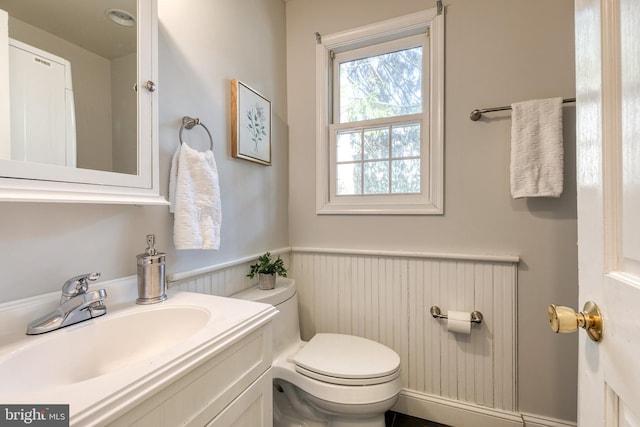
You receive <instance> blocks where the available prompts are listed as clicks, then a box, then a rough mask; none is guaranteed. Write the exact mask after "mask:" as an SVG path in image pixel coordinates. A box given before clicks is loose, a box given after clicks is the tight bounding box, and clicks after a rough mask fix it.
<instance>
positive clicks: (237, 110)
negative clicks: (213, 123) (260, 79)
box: [231, 79, 271, 166]
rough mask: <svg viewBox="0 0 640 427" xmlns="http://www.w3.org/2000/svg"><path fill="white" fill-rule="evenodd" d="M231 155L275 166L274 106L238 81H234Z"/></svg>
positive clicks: (232, 90) (232, 88)
mask: <svg viewBox="0 0 640 427" xmlns="http://www.w3.org/2000/svg"><path fill="white" fill-rule="evenodd" d="M231 154H232V155H233V157H237V158H240V159H245V160H250V161H252V162H256V163H260V164H262V165H268V166H271V102H270V101H269V100H268V99H267V98H265V97H264V96H262V95H260V93H258V92H256V91H255V90H253V89H251V88H250V87H249V86H247V85H246V84H244V83H242V82H240V81H238V80H237V79H233V80H232V81H231Z"/></svg>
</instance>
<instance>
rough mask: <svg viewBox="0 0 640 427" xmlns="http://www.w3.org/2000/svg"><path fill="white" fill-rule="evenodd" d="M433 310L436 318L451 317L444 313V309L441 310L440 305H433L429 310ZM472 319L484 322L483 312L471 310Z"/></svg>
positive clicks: (472, 320) (476, 321) (472, 321)
mask: <svg viewBox="0 0 640 427" xmlns="http://www.w3.org/2000/svg"><path fill="white" fill-rule="evenodd" d="M429 311H430V312H431V316H433V318H434V319H448V318H449V317H448V316H447V315H446V314H442V311H440V307H438V306H437V305H434V306H432V307H431V309H430V310H429ZM469 320H470V321H471V323H482V313H480V312H479V311H477V310H476V311H472V312H471V319H469Z"/></svg>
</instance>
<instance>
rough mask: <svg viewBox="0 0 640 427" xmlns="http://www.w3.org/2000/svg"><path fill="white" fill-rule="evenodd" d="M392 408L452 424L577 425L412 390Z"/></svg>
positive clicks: (485, 426) (486, 426)
mask: <svg viewBox="0 0 640 427" xmlns="http://www.w3.org/2000/svg"><path fill="white" fill-rule="evenodd" d="M391 409H392V410H393V411H396V412H400V413H403V414H407V415H410V416H412V417H418V418H422V419H425V420H429V421H434V422H437V423H441V424H446V425H448V426H451V427H576V423H575V422H570V421H564V420H558V419H554V418H549V417H543V416H540V415H534V414H520V413H517V412H508V411H501V410H497V409H493V408H488V407H485V406H480V405H474V404H473V403H467V402H461V401H457V400H453V399H447V398H444V397H440V396H434V395H428V394H423V393H417V392H414V391H411V390H403V391H402V392H401V393H400V398H399V399H398V402H397V403H396V404H395V406H394V407H393V408H391Z"/></svg>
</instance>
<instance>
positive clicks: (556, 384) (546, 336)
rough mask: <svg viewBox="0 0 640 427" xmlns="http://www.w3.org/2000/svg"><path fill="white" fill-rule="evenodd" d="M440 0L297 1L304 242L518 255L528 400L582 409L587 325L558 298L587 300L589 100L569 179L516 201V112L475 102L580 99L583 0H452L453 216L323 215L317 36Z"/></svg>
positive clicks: (571, 150)
mask: <svg viewBox="0 0 640 427" xmlns="http://www.w3.org/2000/svg"><path fill="white" fill-rule="evenodd" d="M435 4H436V2H435V0H430V1H426V2H425V1H424V0H401V1H393V2H389V1H386V0H349V1H344V0H325V1H322V2H311V1H305V0H291V1H289V2H288V3H287V53H288V58H289V61H288V67H287V84H288V90H287V92H288V94H289V114H288V117H289V127H290V134H289V136H290V172H289V173H290V175H291V179H290V206H291V209H290V230H291V231H290V233H291V245H292V246H302V247H327V248H354V249H384V250H405V251H424V252H432V251H440V252H453V253H456V252H459V253H496V254H503V253H506V254H518V255H520V256H521V257H522V263H521V264H520V267H519V271H518V275H519V287H518V296H519V301H518V310H519V315H518V340H519V347H518V352H519V357H518V367H519V372H520V377H519V388H518V390H519V392H518V397H519V408H520V410H521V411H522V412H528V413H533V414H540V415H544V416H548V417H553V418H558V419H564V420H575V418H576V381H577V380H576V378H577V367H576V360H577V336H576V335H570V336H567V335H564V336H558V335H554V334H553V333H552V332H551V330H550V329H549V326H548V321H547V318H546V307H547V305H548V304H551V303H558V304H565V305H570V306H576V305H577V288H578V287H577V247H576V239H577V237H576V188H575V178H574V177H575V160H574V159H575V109H574V108H573V107H567V108H565V109H564V113H565V120H564V127H565V132H564V139H565V143H566V149H565V158H566V163H565V191H564V194H563V195H562V197H561V198H559V199H557V200H552V199H541V200H523V199H519V200H513V199H511V197H510V192H509V143H510V129H511V128H510V126H511V120H510V116H509V113H494V114H491V115H487V116H486V120H483V121H480V122H472V121H470V120H469V113H470V112H471V111H472V110H473V109H475V108H486V107H496V106H502V105H509V104H511V103H512V102H516V101H522V100H527V99H536V98H546V97H555V96H562V97H565V98H566V97H573V96H574V95H575V79H574V59H573V58H574V43H573V2H572V1H571V0H561V1H558V0H540V1H513V0H485V1H478V0H450V1H444V5H445V7H446V20H445V21H446V22H445V27H446V39H445V45H446V48H445V51H446V53H445V55H446V64H445V85H446V87H445V104H446V106H445V213H444V215H443V216H417V217H415V216H399V217H398V216H316V214H315V177H314V174H313V173H312V172H311V171H314V170H315V146H314V144H315V139H314V138H315V135H314V129H315V83H314V82H315V81H314V76H315V36H314V33H315V32H316V31H318V32H320V33H321V34H329V33H333V32H337V31H342V30H346V29H349V28H353V27H356V26H359V25H365V24H369V23H373V22H377V21H380V20H384V19H387V18H391V17H396V16H401V15H404V14H408V13H411V12H416V11H418V10H422V9H425V8H430V7H435Z"/></svg>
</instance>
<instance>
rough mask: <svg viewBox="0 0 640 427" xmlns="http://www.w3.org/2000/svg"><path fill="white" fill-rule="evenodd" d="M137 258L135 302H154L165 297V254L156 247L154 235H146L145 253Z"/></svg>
mask: <svg viewBox="0 0 640 427" xmlns="http://www.w3.org/2000/svg"><path fill="white" fill-rule="evenodd" d="M136 258H137V259H138V299H137V300H136V303H137V304H154V303H157V302H161V301H164V300H166V299H167V295H166V294H165V288H166V283H165V274H164V264H165V254H164V253H162V252H158V251H157V249H156V236H154V235H153V234H149V235H147V249H146V250H145V253H143V254H140V255H137V256H136Z"/></svg>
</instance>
